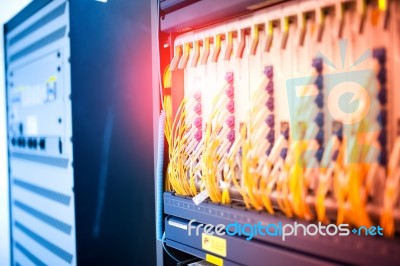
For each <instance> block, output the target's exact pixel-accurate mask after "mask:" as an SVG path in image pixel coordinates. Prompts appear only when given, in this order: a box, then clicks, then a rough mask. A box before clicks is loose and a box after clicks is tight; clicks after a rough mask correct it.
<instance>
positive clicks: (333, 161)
mask: <svg viewBox="0 0 400 266" xmlns="http://www.w3.org/2000/svg"><path fill="white" fill-rule="evenodd" d="M195 5H197V4H193V6H195ZM200 5H201V4H198V6H200ZM234 6H235V4H234V3H232V9H234ZM399 6H400V4H399V2H398V1H362V0H357V1H351V0H349V1H348V0H343V1H341V0H329V1H306V0H305V1H290V2H285V3H280V4H276V5H272V6H269V7H267V8H260V9H257V8H256V10H252V11H250V12H247V13H246V14H245V15H243V16H237V17H234V18H230V17H227V18H226V19H225V20H223V21H218V22H215V24H212V23H211V25H208V26H205V27H195V26H194V28H192V29H191V30H190V31H187V32H185V33H177V32H176V33H175V35H174V36H173V37H174V39H173V43H171V44H173V45H172V46H173V49H185V47H189V48H187V50H186V54H185V56H184V57H183V56H182V55H180V54H177V53H175V57H174V60H172V62H174V61H175V62H176V61H179V60H181V61H182V60H183V61H186V60H188V61H189V62H195V61H197V59H198V58H200V60H199V62H200V64H190V65H189V64H185V65H183V64H180V66H179V67H178V68H179V69H174V68H171V73H170V74H171V76H172V80H173V82H172V87H171V97H172V101H178V102H179V101H181V100H182V99H183V101H186V98H188V97H189V98H190V97H191V96H190V94H188V92H189V91H192V90H194V88H196V89H195V90H196V92H197V93H198V94H201V99H202V102H201V106H202V112H201V114H202V118H201V119H202V120H201V121H202V134H201V135H202V136H203V138H206V139H207V140H204V142H198V143H197V147H196V151H198V152H197V153H196V159H194V160H193V157H192V156H191V154H185V156H187V158H188V160H191V162H195V163H196V164H200V165H201V166H199V168H196V169H194V170H192V172H191V174H190V176H191V175H195V176H196V179H190V182H192V183H191V187H192V188H196V190H191V191H190V193H188V192H183V191H182V192H183V193H180V192H179V191H178V190H176V189H175V187H179V183H176V184H174V185H172V186H170V187H169V188H170V189H171V190H172V191H173V192H176V193H177V195H180V196H191V197H197V196H196V195H198V194H199V193H200V194H201V196H202V197H203V196H204V195H206V198H207V197H210V199H211V201H212V202H214V203H220V204H222V205H224V204H225V205H227V206H229V204H231V203H232V202H236V201H239V202H242V203H243V205H244V206H245V209H251V210H257V211H260V212H267V213H269V214H272V215H277V214H284V215H285V216H287V217H289V218H292V219H301V220H303V221H307V222H318V221H320V222H323V223H329V222H335V223H338V224H340V223H349V224H351V225H352V226H354V227H360V226H363V225H366V226H372V225H378V224H379V225H381V226H382V227H383V228H384V232H385V235H386V237H396V236H395V235H396V234H397V232H398V231H399V230H400V229H399V228H398V222H399V221H398V218H396V217H395V215H394V213H396V212H398V210H399V207H400V205H399V198H398V195H397V194H395V195H391V196H390V195H389V194H390V193H391V192H393V191H397V190H398V186H397V185H394V183H392V182H395V181H394V180H397V179H396V177H395V174H394V172H393V171H397V170H394V169H397V168H398V167H399V161H398V156H397V154H398V151H397V145H398V144H397V143H398V142H399V136H398V135H397V133H396V132H398V128H397V127H398V120H399V117H400V112H398V108H397V107H396V106H395V105H396V104H395V102H396V100H395V99H398V98H396V97H397V96H398V91H397V90H396V89H395V87H396V84H397V83H398V82H397V81H398V75H396V74H395V72H394V71H395V69H397V68H398V66H399V65H398V64H399V62H400V61H399V58H400V55H399V50H398V49H397V48H396V46H395V45H394V44H395V43H397V41H398V39H399V36H398V32H396V30H397V29H398V25H399V24H398V19H397V18H395V16H393V15H392V14H395V13H396V11H398V10H399ZM235 7H236V6H235ZM185 9H187V10H189V9H190V8H189V7H187V8H182V10H181V11H180V12H184V10H185ZM238 10H239V8H238ZM238 13H240V12H239V11H238ZM187 15H188V16H190V14H187ZM199 19H200V17H199ZM167 24H168V23H166V24H165V26H166V25H167ZM194 24H195V23H194ZM194 24H193V25H194ZM168 25H169V24H168ZM169 26H171V25H169ZM166 27H167V26H166ZM176 27H179V26H176ZM170 29H171V28H170ZM221 54H222V55H224V56H223V57H221ZM210 57H211V59H210ZM171 65H172V63H171ZM227 72H228V73H232V76H233V77H234V79H232V88H234V95H232V97H233V99H234V101H233V102H234V106H235V108H234V113H233V112H232V115H233V117H232V118H231V117H229V120H227V122H228V125H229V126H233V125H234V133H235V134H234V136H235V138H234V139H233V138H229V136H228V138H227V139H228V140H232V142H231V146H230V148H229V149H227V150H226V147H227V146H226V145H225V144H224V143H226V142H224V141H223V139H224V138H226V132H225V131H224V130H217V131H216V132H217V133H216V134H214V135H213V134H211V132H213V133H215V131H212V130H209V128H208V127H207V124H211V125H212V126H211V127H210V128H211V129H213V130H214V129H215V127H216V125H217V124H218V123H216V124H214V123H215V122H214V121H215V120H214V117H215V116H218V115H221V116H222V117H225V115H226V110H225V109H224V106H223V105H222V104H221V105H217V104H216V103H217V102H218V100H219V101H220V102H222V96H221V94H219V92H220V91H221V90H220V88H223V86H224V85H223V84H224V81H223V78H224V77H226V76H225V75H226V73H227ZM194 77H195V78H194ZM193 80H197V82H198V83H197V84H196V85H194V82H193ZM200 84H201V85H200ZM180 90H184V93H183V96H182V94H181V93H180V92H179V91H180ZM215 106H217V107H215ZM175 110H176V109H175ZM166 115H167V117H168V116H170V117H173V116H178V115H179V112H175V111H174V112H170V113H168V112H167V113H166ZM192 121H194V120H190V119H189V120H188V121H187V123H188V124H190V123H192ZM233 121H234V122H233ZM179 126H182V125H179ZM179 126H176V127H174V126H173V127H171V128H170V129H169V130H172V131H173V130H178V128H179ZM230 136H233V133H232V134H231V135H230ZM179 137H181V136H179ZM182 137H183V138H186V137H187V138H189V142H190V136H188V135H186V136H185V135H183V136H182ZM172 138H174V137H172ZM174 141H179V140H178V139H175V140H170V142H174ZM181 144H182V145H183V146H185V142H181ZM170 147H171V146H170ZM221 150H226V152H225V153H221V152H220V151H221ZM172 153H174V151H172ZM177 166H178V165H176V164H174V165H172V164H171V163H170V164H169V167H171V168H175V167H177ZM184 173H185V171H183V172H182V174H183V175H181V176H180V177H179V179H180V180H182V181H181V182H186V181H185V180H186V179H187V177H186V176H185V174H184ZM171 178H172V177H171V176H169V175H168V174H167V175H166V182H167V183H168V184H171V183H170V180H171ZM221 195H224V196H222V197H221ZM203 200H204V199H203ZM200 205H201V204H200ZM166 213H168V212H167V211H166ZM168 214H170V215H173V216H179V213H178V212H174V213H168ZM199 217H200V216H199ZM181 218H184V219H187V220H190V219H189V218H190V217H189V216H184V217H182V216H181ZM167 239H168V234H167ZM171 240H173V239H171ZM174 241H176V240H174ZM182 241H183V240H182ZM178 242H179V241H178ZM387 243H390V240H389V241H388V242H387ZM171 245H172V244H171ZM388 245H390V244H388ZM346 256H347V255H346Z"/></svg>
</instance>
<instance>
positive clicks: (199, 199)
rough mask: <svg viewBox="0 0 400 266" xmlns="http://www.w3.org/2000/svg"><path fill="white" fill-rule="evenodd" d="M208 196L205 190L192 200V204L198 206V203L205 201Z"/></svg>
mask: <svg viewBox="0 0 400 266" xmlns="http://www.w3.org/2000/svg"><path fill="white" fill-rule="evenodd" d="M209 196H210V195H209V194H208V191H207V190H206V189H205V190H203V191H202V192H200V193H199V194H197V195H196V196H195V197H194V198H193V202H194V204H196V205H199V204H200V203H202V202H203V201H205V200H206V199H207V198H208V197H209Z"/></svg>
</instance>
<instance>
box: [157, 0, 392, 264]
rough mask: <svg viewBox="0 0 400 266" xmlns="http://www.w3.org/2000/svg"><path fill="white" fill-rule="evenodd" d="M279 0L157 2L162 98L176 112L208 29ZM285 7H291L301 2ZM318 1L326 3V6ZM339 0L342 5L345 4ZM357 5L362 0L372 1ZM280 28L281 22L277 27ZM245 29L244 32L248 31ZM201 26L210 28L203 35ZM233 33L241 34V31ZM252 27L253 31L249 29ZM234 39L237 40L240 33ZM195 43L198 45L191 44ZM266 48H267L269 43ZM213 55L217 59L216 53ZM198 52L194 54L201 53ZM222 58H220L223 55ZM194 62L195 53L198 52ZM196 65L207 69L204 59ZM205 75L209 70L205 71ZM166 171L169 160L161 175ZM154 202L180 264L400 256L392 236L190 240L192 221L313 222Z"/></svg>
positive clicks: (169, 200)
mask: <svg viewBox="0 0 400 266" xmlns="http://www.w3.org/2000/svg"><path fill="white" fill-rule="evenodd" d="M281 2H285V1H281V0H268V1H263V0H232V1H213V0H164V1H163V0H161V1H160V6H159V12H160V16H159V17H158V18H157V19H159V21H160V28H159V32H158V33H159V43H158V45H159V47H158V48H159V49H160V58H159V62H158V66H159V68H160V69H159V71H160V73H168V72H169V73H168V74H164V75H165V80H167V82H165V83H164V84H163V89H162V91H161V92H162V94H163V95H168V96H171V97H172V113H173V115H175V113H177V110H178V108H179V104H180V102H181V100H182V98H183V96H184V95H183V93H184V85H186V83H185V84H184V82H183V80H184V75H185V72H184V71H185V66H186V65H187V66H188V67H187V68H190V67H192V66H191V64H190V63H189V64H187V62H191V59H192V57H191V56H190V52H187V51H188V50H189V51H190V50H194V51H196V48H195V41H199V40H200V41H203V46H204V40H205V38H207V36H208V35H207V34H208V33H207V34H206V33H205V31H206V30H207V29H208V30H210V28H212V27H213V26H215V28H214V29H217V30H215V31H212V34H214V36H217V34H219V33H220V32H219V30H221V28H223V29H224V30H226V31H230V30H231V29H230V28H229V27H228V26H226V27H225V25H223V23H225V22H226V23H229V21H230V20H233V19H235V18H238V17H239V18H240V17H243V18H244V17H246V16H249V17H250V16H251V15H252V13H255V12H257V11H258V10H261V9H263V8H274V7H273V5H278V4H282V3H281ZM287 2H288V3H287V5H288V6H289V5H290V4H293V3H295V2H296V1H287ZM297 2H302V1H297ZM316 2H321V3H322V2H324V3H325V1H316ZM316 2H315V3H316ZM326 2H327V1H326ZM336 2H338V3H339V2H340V3H344V2H345V1H336ZM346 2H348V1H346ZM360 2H362V3H364V2H367V1H360ZM368 2H370V1H368ZM283 4H284V3H283ZM283 4H282V5H280V6H277V9H276V10H279V9H278V8H279V7H282V6H283ZM392 14H393V13H392ZM277 24H278V25H279V22H278V23H277ZM208 27H209V28H208ZM218 27H219V28H218ZM242 27H243V28H245V27H247V26H242ZM243 28H241V30H243ZM204 29H206V30H205V31H202V30H204ZM234 30H235V31H236V28H235V29H234ZM247 30H248V31H249V32H250V26H249V27H248V28H247ZM210 32H211V30H210ZM198 33H202V34H204V37H202V39H195V37H194V36H195V34H198ZM185 34H186V35H185ZM191 34H192V35H193V37H192V36H191ZM180 35H181V36H185V37H187V40H186V41H185V42H183V44H188V46H187V47H188V48H187V50H186V54H185V52H184V51H185V50H184V49H185V46H184V45H182V46H181V48H182V47H183V48H182V50H176V49H175V48H176V47H174V46H175V42H176V40H177V39H179V37H180ZM237 35H238V36H239V34H237ZM274 38H276V37H274ZM282 39H285V38H282ZM214 40H215V39H214ZM264 40H266V39H264ZM271 40H272V39H271ZM191 41H193V42H192V43H190V42H191ZM214 42H215V41H214ZM257 42H258V38H257ZM275 42H276V41H275ZM243 43H247V44H243V45H246V46H250V45H253V43H254V42H253V43H252V42H251V40H250V39H249V40H248V41H245V42H243ZM260 43H261V41H260ZM180 44H182V43H180ZM249 44H250V45H249ZM259 45H260V44H259ZM263 45H265V43H264V44H263ZM238 46H240V44H238ZM264 47H265V46H264ZM205 50H206V49H205V48H203V51H205ZM216 50H217V51H218V52H217V54H218V53H219V50H218V49H216ZM216 50H213V49H209V50H208V51H207V52H203V53H204V54H206V55H207V56H206V59H207V58H208V57H212V55H213V53H214V52H215V51H216ZM157 52H158V51H157ZM197 52H199V50H197ZM193 53H194V54H195V53H196V52H193ZM200 53H201V52H199V53H198V54H197V57H196V58H197V59H195V60H200V61H202V59H200V58H202V56H201V55H200ZM221 54H223V52H222V50H221ZM193 57H195V56H194V55H193ZM220 57H221V56H220ZM175 59H177V60H175ZM181 62H184V64H183V65H184V66H183V67H181V66H179V65H180V64H181ZM214 63H215V61H214ZM169 64H170V65H169ZM173 64H175V66H176V67H172V65H173ZM198 64H203V62H202V63H198ZM208 70H209V69H207V70H205V71H208ZM200 73H203V72H200ZM207 85H209V84H207ZM208 89H210V88H208ZM154 93H155V94H158V93H159V88H158V87H156V86H154ZM201 97H203V96H201ZM235 108H236V107H235ZM155 120H158V117H157V116H155ZM203 123H204V122H203ZM203 125H204V124H203ZM166 160H167V159H165V161H166ZM165 172H166V171H165V163H164V173H165ZM157 198H158V200H159V202H161V201H162V208H160V210H159V211H160V213H162V214H163V217H164V227H163V230H164V238H163V241H164V245H165V246H166V247H167V248H170V250H169V253H171V254H172V255H173V256H175V259H176V260H180V261H184V260H186V259H187V257H185V255H188V254H190V255H192V256H194V257H196V258H195V259H193V258H192V260H197V259H198V260H200V259H201V260H206V261H208V262H211V263H213V264H216V265H263V264H268V265H377V264H385V265H398V264H399V261H400V256H399V255H398V254H400V253H399V250H400V242H399V241H398V238H397V236H396V238H394V239H389V238H376V237H372V238H371V237H370V238H368V237H364V236H360V237H359V236H357V235H349V237H348V238H342V239H340V237H332V238H325V237H321V236H316V237H309V236H308V237H303V236H302V235H297V236H296V237H295V238H293V239H286V240H285V241H284V242H283V241H282V240H281V239H279V238H276V237H272V236H265V235H264V236H261V235H259V236H255V241H247V240H245V237H243V236H242V237H238V236H228V235H225V236H222V237H221V238H219V239H218V240H217V241H213V240H210V238H207V236H206V235H205V234H204V233H203V234H202V235H197V236H194V233H193V231H192V233H193V235H191V236H190V234H188V231H189V230H190V229H189V226H190V222H189V221H191V220H193V219H195V221H196V223H194V224H195V225H198V224H211V225H214V226H216V225H218V224H225V225H227V224H233V223H239V224H245V223H249V224H256V223H260V222H261V224H264V225H267V224H278V223H282V224H286V223H294V222H297V223H301V224H302V225H308V224H309V222H306V221H304V220H301V219H297V218H287V217H285V216H284V215H282V214H280V213H278V214H274V215H271V214H268V213H267V212H265V211H256V210H254V209H246V208H245V207H244V204H243V203H242V202H233V203H232V204H229V205H224V204H221V203H215V202H212V201H211V200H205V201H204V202H203V203H201V204H199V205H196V204H195V203H194V202H193V198H192V197H190V196H182V195H179V194H178V193H175V192H164V193H163V195H162V193H160V192H157ZM161 216H162V215H160V217H161ZM396 223H397V222H396ZM201 230H202V229H201ZM200 232H204V231H200ZM353 233H354V231H353ZM209 241H210V242H213V243H214V244H215V246H213V245H214V244H208V243H210V242H209ZM162 255H163V256H164V257H163V258H164V263H165V264H166V265H170V264H171V265H172V263H174V262H172V259H170V257H169V254H165V253H162V252H159V257H158V259H159V260H160V261H161V256H162ZM187 261H188V260H186V262H187ZM175 264H176V263H175ZM179 265H180V264H179Z"/></svg>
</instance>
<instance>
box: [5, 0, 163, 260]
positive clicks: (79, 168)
mask: <svg viewBox="0 0 400 266" xmlns="http://www.w3.org/2000/svg"><path fill="white" fill-rule="evenodd" d="M102 2H104V1H94V0H92V1H78V0H71V1H65V0H57V1H49V0H42V1H33V2H32V3H31V4H30V5H28V6H27V7H26V8H25V9H24V10H22V11H21V12H20V13H19V14H17V15H16V16H15V17H14V18H13V19H11V20H10V21H9V22H8V23H7V24H5V26H4V29H5V30H4V33H5V36H4V41H5V50H6V51H5V52H6V53H5V54H6V57H5V58H6V59H5V60H6V62H5V64H6V77H7V79H6V80H7V81H6V90H7V114H8V115H7V117H8V143H9V144H8V145H9V146H8V147H9V158H10V160H9V178H10V210H11V231H12V232H11V236H12V237H11V245H12V264H13V265H76V264H78V265H134V264H136V265H144V264H147V265H151V264H154V263H155V243H154V240H153V239H154V192H153V191H154V181H153V162H154V160H153V153H152V148H153V138H152V115H151V112H152V109H151V108H152V107H151V67H150V65H148V62H150V60H149V59H150V58H151V51H150V50H149V49H148V47H150V45H151V33H150V25H151V23H150V22H151V21H150V2H149V1H146V0H142V1H108V2H107V3H102Z"/></svg>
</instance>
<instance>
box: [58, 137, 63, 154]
mask: <svg viewBox="0 0 400 266" xmlns="http://www.w3.org/2000/svg"><path fill="white" fill-rule="evenodd" d="M58 151H59V152H60V154H62V151H63V147H62V141H61V138H59V139H58Z"/></svg>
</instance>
